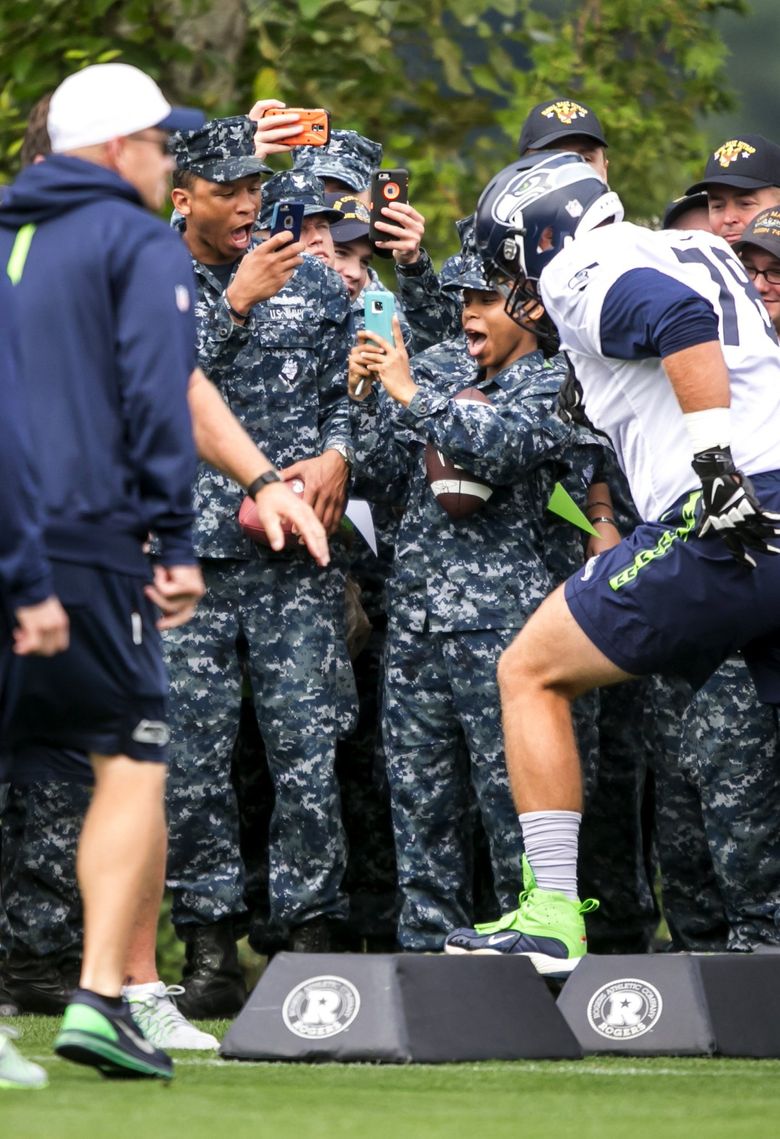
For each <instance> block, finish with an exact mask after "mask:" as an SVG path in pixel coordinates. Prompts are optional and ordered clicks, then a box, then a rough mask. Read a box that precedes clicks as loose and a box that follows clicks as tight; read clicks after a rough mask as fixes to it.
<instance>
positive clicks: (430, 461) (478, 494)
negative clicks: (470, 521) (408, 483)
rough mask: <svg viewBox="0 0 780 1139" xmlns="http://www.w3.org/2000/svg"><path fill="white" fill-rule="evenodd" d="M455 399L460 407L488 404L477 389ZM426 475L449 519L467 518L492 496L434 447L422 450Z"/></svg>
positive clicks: (487, 400) (431, 445)
mask: <svg viewBox="0 0 780 1139" xmlns="http://www.w3.org/2000/svg"><path fill="white" fill-rule="evenodd" d="M454 398H455V399H456V400H457V401H458V402H459V403H461V402H463V403H490V400H489V399H488V398H487V396H486V395H484V394H483V393H482V392H481V391H480V390H479V388H464V389H463V391H462V392H458V394H457V395H456V396H455V397H454ZM425 473H426V475H427V476H428V482H429V484H430V488H431V490H432V491H433V495H434V498H435V499H436V501H437V502H438V504H439V506H441V507H442V509H443V510H446V511H447V513H448V514H449V516H450V518H468V517H469V515H471V514H474V513H475V512H476V511H477V510H479V509H480V507H482V506H484V504H485V503H486V502H487V500H488V499H489V498H490V496H491V494H492V493H493V488H492V486H489V485H488V484H487V483H485V482H483V481H482V480H481V479H479V478H477V476H476V475H472V474H470V473H469V472H468V471H464V469H463V468H462V467H459V466H458V465H457V463H453V461H452V459H450V458H448V457H447V455H444V454H442V452H441V451H439V450H437V448H436V447H435V446H434V445H433V443H428V444H427V445H426V447H425Z"/></svg>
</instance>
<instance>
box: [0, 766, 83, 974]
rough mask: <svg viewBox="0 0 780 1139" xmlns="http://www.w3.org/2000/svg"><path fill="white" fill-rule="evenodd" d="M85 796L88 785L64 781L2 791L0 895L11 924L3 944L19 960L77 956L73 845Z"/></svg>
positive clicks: (78, 927)
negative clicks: (4, 794)
mask: <svg viewBox="0 0 780 1139" xmlns="http://www.w3.org/2000/svg"><path fill="white" fill-rule="evenodd" d="M90 794H91V791H90V787H89V785H88V783H79V782H73V781H67V782H66V781H64V780H46V781H41V782H38V781H35V782H32V783H29V784H24V785H20V784H13V785H6V801H5V805H4V806H3V808H2V846H1V847H0V851H1V852H2V858H1V859H0V896H2V898H3V906H4V909H5V911H6V919H7V923H8V924H7V927H6V933H5V936H4V937H3V938H2V939H1V940H2V941H3V944H4V948H6V950H7V952H8V954H13V956H14V957H16V958H19V959H25V960H27V959H30V958H40V957H54V958H56V959H58V960H62V959H63V958H72V959H74V960H79V959H80V957H81V939H82V932H83V927H82V916H81V897H80V894H79V890H78V885H77V883H76V847H77V845H78V838H79V834H80V833H81V825H82V823H83V821H84V815H85V813H86V810H87V807H88V806H89V800H90ZM6 937H7V939H8V940H7V941H6Z"/></svg>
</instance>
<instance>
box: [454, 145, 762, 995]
mask: <svg viewBox="0 0 780 1139" xmlns="http://www.w3.org/2000/svg"><path fill="white" fill-rule="evenodd" d="M622 219H623V207H622V205H621V203H620V200H619V198H618V197H617V195H616V194H615V193H613V192H611V191H609V189H608V187H607V186H606V185H605V184H604V182H603V181H602V180H601V179H599V178H598V177H596V176H594V173H593V171H592V169H591V168H590V167H589V166H588V165H587V164H586V163H585V162H584V161H583V160H582V159H581V158H580V157H578V156H576V155H571V154H554V155H550V156H549V157H547V158H544V159H542V160H541V161H536V160H535V159H533V158H532V157H530V156H529V157H527V158H526V159H521V160H520V161H519V162H517V163H514V164H512V165H511V166H509V167H507V168H506V169H504V170H503V171H501V172H500V173H499V174H498V175H497V176H496V177H495V178H494V179H493V180H492V182H491V183H490V184H489V185H488V187H487V188H486V190H485V191H484V193H483V195H482V197H481V199H480V202H479V205H478V208H477V241H478V245H479V247H480V249H481V251H482V254H483V257H485V259H486V262H487V264H488V267H489V271H490V273H491V275H492V276H493V277H494V278H495V279H496V280H497V281H500V280H502V279H505V278H507V277H509V278H510V279H511V281H512V285H511V287H510V288H508V289H506V290H505V293H506V305H507V311H508V312H509V313H510V314H511V315H514V316H515V318H516V319H517V318H518V317H522V314H523V313H524V311H525V310H526V309H527V306H528V303H529V301H530V300H533V299H541V300H542V302H543V304H544V307H545V309H546V311H547V312H548V314H549V315H550V317H551V319H552V320H553V321H554V323H555V325H556V327H557V329H558V332H559V334H560V336H561V344H562V347H563V348H564V349H565V350H566V352H567V354H568V356H569V359H570V361H571V363H572V365H573V368H574V371H575V374H576V376H577V380H578V383H579V386H580V389H581V396H582V402H583V403H584V407H585V411H586V414H587V415H588V417H589V419H590V420H591V422H592V423H593V424H594V425H595V426H596V427H597V428H599V429H600V430H602V431H604V432H605V433H606V434H607V435H608V436H609V438H610V439H611V441H612V443H613V446H614V447H615V450H616V453H617V455H618V459H619V461H620V464H621V466H622V468H623V470H624V471H625V473H626V475H627V478H628V481H629V484H630V487H631V492H632V496H633V498H634V501H635V502H636V504H637V507H638V508H639V510H640V512H641V514H642V517H643V519H644V520H645V521H644V523H643V524H642V525H640V526H639V527H637V529H636V530H635V531H634V532H633V533H632V534H631V535H630V536H629V537H628V538H625V539H623V541H622V542H621V543H620V544H619V545H617V546H615V547H614V548H613V549H611V550H609V551H608V552H607V553H604V554H602V555H600V556H599V557H598V558H595V559H591V560H590V561H589V562H588V563H587V564H586V566H585V569H584V570H583V571H580V572H578V573H576V574H574V575H572V577H570V578H569V579H568V580H567V581H566V582H565V583H564V585H563V586H561V587H559V588H558V589H557V590H555V592H553V593H552V594H551V595H550V596H549V597H548V598H547V599H546V600H545V601H544V603H543V604H542V605H541V606H540V608H539V609H538V610H537V611H536V613H535V614H534V615H533V617H532V618H531V620H530V621H529V622H528V623H527V624H526V625H525V627H524V628H523V630H522V631H521V632H520V634H519V636H518V637H517V638H516V640H515V641H514V642H513V644H512V645H511V646H510V647H509V649H508V650H507V651H506V652H505V653H504V655H503V656H502V658H501V661H500V664H499V687H500V691H501V702H502V715H503V725H504V736H505V748H506V754H507V764H508V767H509V774H510V781H511V784H512V789H513V794H514V798H515V804H516V806H517V808H518V811H519V813H520V825H521V829H522V834H523V844H524V848H525V855H526V857H525V859H524V886H525V889H524V892H523V894H522V895H521V899H520V906H519V908H518V909H517V910H515V911H512V912H510V913H507V914H506V915H505V916H504V917H503V918H501V919H500V920H499V921H498V922H496V923H493V924H492V925H490V926H483V927H478V928H476V929H460V930H456V931H454V932H453V933H451V934H450V935H449V937H448V939H447V944H446V948H447V950H448V951H449V952H453V953H462V952H483V953H484V952H503V953H523V954H528V955H529V956H530V957H531V960H532V961H533V963H534V964H535V965H536V967H537V968H538V969H539V971H540V972H543V973H547V974H550V975H558V976H566V975H567V974H568V973H570V972H571V971H572V969H573V968H574V967H575V966H576V965H577V963H578V962H579V960H580V959H581V957H582V956H583V954H584V953H585V952H586V945H587V942H586V934H585V924H584V918H583V914H584V913H586V912H587V911H588V910H589V909H590V908H592V902H589V901H585V902H581V901H580V900H579V898H578V893H577V878H576V871H577V841H578V831H579V825H580V820H581V811H582V792H581V777H580V765H579V760H578V757H577V751H576V747H575V742H574V736H573V732H572V728H571V702H572V700H573V699H574V698H575V697H577V696H579V695H581V694H582V693H584V692H587V691H589V690H590V689H592V688H594V687H598V686H604V685H609V684H617V683H620V682H622V681H625V680H628V679H629V678H631V677H634V676H639V675H644V674H649V673H653V672H675V673H679V674H682V675H684V676H685V677H687V678H688V679H689V680H691V681H692V682H693V683H694V684H698V683H701V682H702V681H703V680H704V679H706V678H707V677H708V676H709V675H710V674H711V673H712V672H713V671H714V669H715V668H716V667H717V666H718V664H719V663H720V662H721V661H722V660H723V659H724V658H725V657H726V656H727V655H728V653H729V652H730V651H731V650H732V649H734V648H735V647H736V648H738V647H742V648H743V652H744V655H745V659H746V661H747V663H748V665H749V667H750V669H751V673H752V676H753V679H754V682H755V683H756V687H757V690H758V694H759V696H760V698H761V699H762V700H763V701H765V702H767V703H772V704H774V703H778V702H780V675H778V673H777V670H776V668H775V667H774V666H773V662H772V652H773V651H775V645H776V642H777V640H778V639H780V604H779V603H778V597H779V596H780V595H779V594H778V585H780V562H778V561H777V559H776V558H774V557H773V556H772V555H774V554H776V553H780V513H777V511H778V510H780V438H778V436H777V432H776V431H775V430H774V427H773V423H774V422H775V417H776V416H777V415H778V413H779V412H780V348H778V344H777V338H776V336H775V334H774V330H773V328H772V326H771V323H770V321H769V318H768V316H767V314H766V311H765V309H764V308H763V306H762V305H761V304H760V302H759V300H758V297H757V295H756V293H755V291H754V290H753V289H752V288H751V287H750V285H749V282H748V281H747V280H746V278H745V275H744V273H743V271H742V269H741V267H740V266H739V264H738V263H737V262H736V260H734V259H733V258H732V257H731V255H730V254H729V252H728V251H727V250H726V249H725V248H724V247H723V245H722V243H721V242H719V241H717V240H714V239H713V238H712V237H711V236H710V235H708V234H706V233H701V232H686V233H677V232H675V231H663V232H658V233H653V232H651V231H649V230H647V229H644V228H643V227H640V226H635V225H631V224H629V223H626V222H623V220H622ZM732 448H733V454H732ZM691 468H692V469H691ZM498 934H500V935H502V936H501V937H497V936H496V935H498Z"/></svg>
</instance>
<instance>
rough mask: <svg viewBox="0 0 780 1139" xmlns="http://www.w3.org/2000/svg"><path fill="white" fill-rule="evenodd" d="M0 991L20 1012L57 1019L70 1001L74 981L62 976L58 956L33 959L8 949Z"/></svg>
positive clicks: (28, 955)
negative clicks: (6, 995)
mask: <svg viewBox="0 0 780 1139" xmlns="http://www.w3.org/2000/svg"><path fill="white" fill-rule="evenodd" d="M3 980H4V982H5V984H4V986H3V988H4V989H5V991H6V993H7V994H8V996H10V997H11V999H12V1000H13V1002H14V1003H15V1004H17V1005H18V1006H19V1007H20V1008H21V1010H22V1011H23V1012H33V1013H41V1014H43V1015H44V1016H59V1015H61V1014H62V1013H63V1012H64V1011H65V1008H66V1006H67V1004H68V1001H69V1000H70V998H71V994H72V993H73V988H74V978H73V977H71V976H69V977H67V978H66V976H65V975H64V973H63V970H62V967H61V957H60V954H58V953H49V954H46V955H45V956H43V957H33V956H32V955H30V954H28V953H21V952H20V951H19V950H18V949H17V950H12V951H11V953H10V954H9V957H8V960H7V962H6V964H5V968H4V970H3Z"/></svg>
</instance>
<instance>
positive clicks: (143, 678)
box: [6, 561, 170, 762]
mask: <svg viewBox="0 0 780 1139" xmlns="http://www.w3.org/2000/svg"><path fill="white" fill-rule="evenodd" d="M51 564H52V570H53V574H54V589H55V592H56V594H57V596H58V597H59V599H60V601H61V602H62V604H63V605H64V607H65V609H66V610H67V613H68V617H69V619H70V646H69V648H68V649H67V651H66V652H64V653H59V654H58V655H57V656H54V657H33V656H30V657H14V660H13V662H12V665H11V676H10V703H11V709H10V717H9V722H8V728H7V732H6V742H7V744H8V745H9V747H10V748H11V749H12V750H13V749H19V750H20V751H23V750H24V749H25V748H30V747H33V748H34V747H36V746H40V745H48V746H50V747H55V748H58V749H61V748H74V749H77V750H80V751H83V752H91V753H96V754H98V755H126V756H129V757H130V758H131V759H138V760H152V761H157V762H165V761H166V760H167V758H168V753H167V744H168V739H169V735H170V732H169V729H168V725H167V703H168V675H167V672H166V669H165V665H164V663H163V656H162V645H161V640H160V634H159V632H158V631H157V628H156V627H155V622H156V620H157V617H158V611H157V609H156V608H155V606H154V605H152V603H151V602H150V601H149V600H148V599H147V598H146V597H145V596H144V585H145V584H146V582H145V580H144V579H143V578H141V577H135V576H131V575H126V574H120V573H116V572H115V571H113V570H105V569H97V568H93V567H89V566H83V565H77V564H74V563H71V562H64V561H52V563H51Z"/></svg>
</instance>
